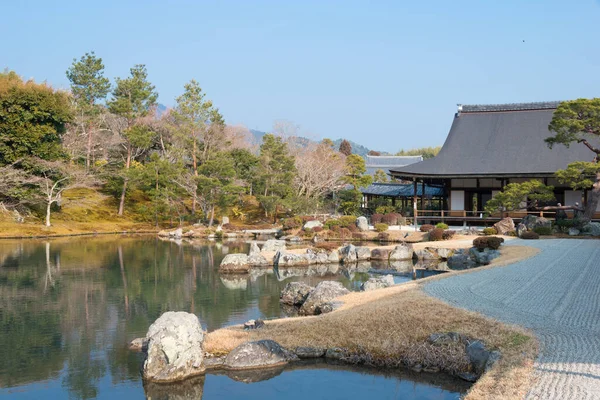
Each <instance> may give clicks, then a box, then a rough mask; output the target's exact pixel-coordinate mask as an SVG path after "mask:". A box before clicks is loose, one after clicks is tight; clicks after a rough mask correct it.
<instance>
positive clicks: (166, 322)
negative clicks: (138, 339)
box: [143, 311, 204, 382]
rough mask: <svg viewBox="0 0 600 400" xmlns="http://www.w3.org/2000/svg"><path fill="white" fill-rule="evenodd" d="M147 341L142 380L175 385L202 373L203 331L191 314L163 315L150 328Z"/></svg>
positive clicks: (196, 318) (167, 313) (171, 313)
mask: <svg viewBox="0 0 600 400" xmlns="http://www.w3.org/2000/svg"><path fill="white" fill-rule="evenodd" d="M146 340H147V341H148V351H147V357H146V361H145V362H144V368H143V376H144V379H145V380H148V381H153V382H174V381H180V380H183V379H185V378H188V377H190V376H194V375H198V374H201V373H203V372H204V363H203V360H204V349H203V342H204V332H203V331H202V327H201V326H200V321H198V317H196V316H195V315H194V314H190V313H187V312H182V311H180V312H173V311H169V312H166V313H164V314H163V315H161V316H160V317H159V318H158V319H157V320H156V321H154V323H153V324H152V325H150V328H149V329H148V333H147V334H146Z"/></svg>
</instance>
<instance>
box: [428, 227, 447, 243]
mask: <svg viewBox="0 0 600 400" xmlns="http://www.w3.org/2000/svg"><path fill="white" fill-rule="evenodd" d="M429 240H431V241H432V242H438V241H440V240H444V230H443V229H441V228H433V229H432V230H430V231H429Z"/></svg>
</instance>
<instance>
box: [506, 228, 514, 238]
mask: <svg viewBox="0 0 600 400" xmlns="http://www.w3.org/2000/svg"><path fill="white" fill-rule="evenodd" d="M506 236H512V237H516V236H517V231H515V230H512V231H508V232H506Z"/></svg>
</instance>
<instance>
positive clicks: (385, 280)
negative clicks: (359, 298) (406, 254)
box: [360, 275, 394, 292]
mask: <svg viewBox="0 0 600 400" xmlns="http://www.w3.org/2000/svg"><path fill="white" fill-rule="evenodd" d="M390 286H394V277H393V276H392V275H384V276H381V277H377V278H369V280H368V281H366V282H364V283H363V284H362V285H361V286H360V290H362V291H364V292H368V291H370V290H376V289H383V288H387V287H390Z"/></svg>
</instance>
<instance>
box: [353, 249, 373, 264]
mask: <svg viewBox="0 0 600 400" xmlns="http://www.w3.org/2000/svg"><path fill="white" fill-rule="evenodd" d="M370 258H371V249H369V248H368V247H364V246H358V247H356V259H357V260H358V261H368V260H369V259H370Z"/></svg>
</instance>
